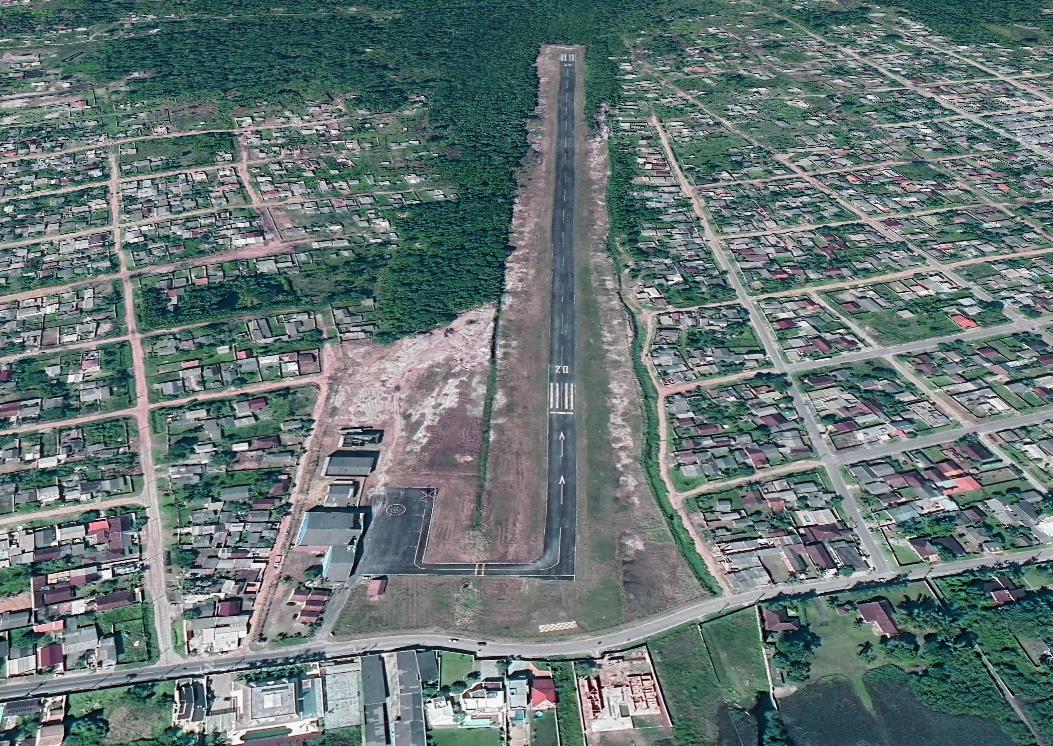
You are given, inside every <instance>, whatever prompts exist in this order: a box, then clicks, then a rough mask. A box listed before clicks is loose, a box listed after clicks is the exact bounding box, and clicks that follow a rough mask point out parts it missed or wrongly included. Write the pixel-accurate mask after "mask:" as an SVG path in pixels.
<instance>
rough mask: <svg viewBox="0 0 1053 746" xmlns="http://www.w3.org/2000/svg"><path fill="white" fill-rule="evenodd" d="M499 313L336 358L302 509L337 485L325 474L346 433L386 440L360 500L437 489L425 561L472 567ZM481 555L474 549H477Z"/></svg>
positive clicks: (487, 311) (345, 348)
mask: <svg viewBox="0 0 1053 746" xmlns="http://www.w3.org/2000/svg"><path fill="white" fill-rule="evenodd" d="M493 322H494V309H493V307H492V306H486V307H484V308H480V309H477V310H475V311H472V312H470V313H467V314H464V315H463V316H461V317H459V318H458V319H457V320H456V321H454V322H453V323H452V324H451V325H450V326H449V327H447V328H446V329H444V330H443V329H440V330H436V331H433V332H431V333H430V334H422V335H419V336H416V337H412V338H409V339H404V340H401V341H399V342H397V343H395V344H394V345H391V346H390V347H384V346H381V345H377V344H371V343H343V344H339V345H336V346H335V347H334V348H333V350H334V353H333V361H332V367H331V368H329V370H330V380H331V381H332V386H331V387H330V388H329V391H328V396H327V398H326V402H325V405H324V407H323V410H322V413H321V415H320V416H319V418H318V430H317V432H316V434H315V441H314V445H313V448H312V451H313V452H314V455H313V464H314V467H313V468H312V467H311V466H310V465H308V466H307V468H305V470H304V474H303V482H302V483H301V485H300V488H299V489H300V494H301V495H302V496H303V497H302V498H301V499H302V500H303V501H304V503H305V504H308V505H316V504H319V503H321V501H322V500H323V499H324V497H325V494H326V491H327V488H328V485H329V484H330V482H331V480H329V479H327V478H325V477H323V476H322V474H321V464H322V463H323V461H324V458H325V456H326V455H327V454H329V453H331V452H332V451H334V450H336V449H337V448H339V447H340V441H341V432H342V431H343V430H345V429H346V428H349V427H363V426H367V427H376V428H380V429H382V430H383V431H384V439H383V442H382V443H381V445H380V452H381V456H380V462H379V464H378V466H377V470H376V471H375V472H374V473H373V474H371V475H370V476H369V478H368V479H367V481H366V483H365V485H364V489H363V490H362V494H361V502H362V503H363V504H368V503H369V502H370V499H371V496H372V495H375V494H377V493H378V492H379V491H380V490H382V489H384V488H386V487H435V488H437V489H438V497H437V503H436V509H435V512H434V513H433V515H434V516H435V518H434V519H433V527H432V533H431V537H432V539H431V541H429V553H428V557H427V559H428V561H430V562H444V561H452V560H459V559H466V560H469V561H470V560H472V559H474V557H467V556H465V555H466V554H473V553H475V552H477V548H478V546H479V541H478V540H477V539H475V537H474V536H473V532H472V520H473V518H474V513H475V504H476V498H477V496H478V489H479V453H480V450H481V447H482V414H483V403H484V401H485V397H486V381H487V377H488V375H489V368H490V345H491V340H492V338H493ZM466 546H468V547H469V548H468V549H467V550H466V548H465V547H466ZM473 547H475V549H473Z"/></svg>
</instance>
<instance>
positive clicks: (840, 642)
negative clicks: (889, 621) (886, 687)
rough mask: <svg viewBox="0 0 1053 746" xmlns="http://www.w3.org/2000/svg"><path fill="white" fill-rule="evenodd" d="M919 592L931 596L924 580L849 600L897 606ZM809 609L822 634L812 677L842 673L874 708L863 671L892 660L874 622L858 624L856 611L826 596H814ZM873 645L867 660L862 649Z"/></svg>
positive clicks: (812, 622)
mask: <svg viewBox="0 0 1053 746" xmlns="http://www.w3.org/2000/svg"><path fill="white" fill-rule="evenodd" d="M919 594H921V595H925V596H929V597H931V596H932V594H931V593H929V591H928V588H927V587H926V586H925V584H924V583H907V584H904V585H896V586H886V587H884V588H881V589H880V590H876V591H875V592H874V593H873V596H868V595H866V594H863V593H858V594H852V595H850V596H847V597H846V599H845V600H847V601H848V603H849V605H850V606H851V605H852V604H853V603H858V602H861V601H866V600H869V599H870V598H871V597H875V598H876V597H878V596H881V597H882V598H887V599H888V600H889V601H890V602H891V603H892V605H893V606H896V605H897V604H899V603H901V602H902V601H903V600H904V599H906V598H907V597H908V596H909V597H912V598H916V597H917V596H918V595H919ZM802 606H804V608H805V610H806V611H805V613H806V616H807V621H808V624H809V626H810V627H811V629H812V631H813V632H815V633H816V634H818V635H819V636H820V637H822V639H823V642H822V644H821V645H820V646H819V647H818V648H816V650H815V657H814V658H813V659H812V671H811V678H812V680H813V681H817V680H819V679H823V678H825V677H827V676H835V675H840V676H843V677H844V678H846V679H848V681H849V683H850V684H851V686H852V690H853V692H855V694H856V696H857V697H859V699H860V701H862V703H863V704H864V705H865V706H866V708H867V709H868V710H873V709H874V704H873V702H872V701H871V699H870V694H869V692H868V690H867V687H866V686H865V685H864V683H863V674H864V673H866V672H867V671H868V670H870V669H873V668H880V667H881V666H883V665H885V664H887V663H895V661H892V660H891V659H888V658H887V657H886V656H885V654H884V652H883V651H882V648H881V646H880V645H879V644H878V643H879V638H878V636H877V635H876V634H874V630H873V628H872V627H871V626H870V625H862V626H856V624H855V620H856V614H855V613H849V614H845V615H843V616H842V615H840V614H838V613H837V610H836V609H835V608H834V606H833V604H831V603H829V602H828V601H827V600H826V599H825V598H816V599H812V600H811V601H809V602H808V603H807V605H802ZM868 642H869V643H871V645H872V646H873V650H874V654H875V657H874V659H873V660H871V661H866V660H864V659H863V658H862V657H860V655H859V651H860V649H861V648H862V646H863V645H865V644H866V643H868Z"/></svg>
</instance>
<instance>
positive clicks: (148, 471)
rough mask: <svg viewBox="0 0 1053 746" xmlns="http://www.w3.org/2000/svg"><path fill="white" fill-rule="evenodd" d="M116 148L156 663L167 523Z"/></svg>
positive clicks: (117, 215) (168, 650) (114, 196)
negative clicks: (125, 237) (125, 241)
mask: <svg viewBox="0 0 1053 746" xmlns="http://www.w3.org/2000/svg"><path fill="white" fill-rule="evenodd" d="M117 151H118V147H117V146H114V147H111V148H110V181H109V189H110V217H111V219H112V222H113V243H114V251H115V252H116V254H117V258H118V261H119V262H120V282H121V285H122V287H123V290H124V315H125V323H126V324H127V325H128V342H129V344H130V346H131V348H132V370H133V374H134V376H135V392H136V403H135V407H133V408H132V409H131V410H130V414H131V415H132V416H133V417H134V418H135V421H136V428H137V429H138V431H139V464H140V466H141V468H142V470H143V492H142V499H143V502H144V503H145V504H146V514H147V519H148V520H147V522H146V526H145V528H144V531H143V533H144V535H145V536H144V538H145V539H146V543H145V547H144V550H143V554H144V559H145V560H146V580H145V583H144V585H145V588H146V590H147V592H148V593H149V594H150V600H151V602H152V603H153V604H154V623H155V627H156V629H155V635H156V638H155V639H156V641H157V646H158V650H159V651H160V658H159V661H160V662H161V663H164V662H167V661H171V660H173V659H174V658H175V652H174V651H173V649H172V610H171V606H170V604H169V599H168V593H167V590H166V577H167V570H168V568H167V565H166V562H165V543H164V536H165V527H164V525H163V523H162V521H161V505H160V499H161V498H160V495H159V494H158V491H157V470H156V468H155V466H154V443H153V434H152V432H151V430H150V400H149V396H150V393H149V392H150V387H149V383H148V379H147V375H146V356H145V354H144V352H143V343H142V338H141V335H140V334H139V327H138V320H137V318H136V309H135V287H134V283H133V282H132V277H131V273H130V271H129V269H128V259H127V256H126V255H125V253H124V250H123V247H122V234H121V230H120V225H121V195H120V164H119V163H118V155H117Z"/></svg>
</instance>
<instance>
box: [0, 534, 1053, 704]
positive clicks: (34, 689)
mask: <svg viewBox="0 0 1053 746" xmlns="http://www.w3.org/2000/svg"><path fill="white" fill-rule="evenodd" d="M1036 560H1040V561H1044V562H1048V561H1051V560H1053V547H1050V548H1047V549H1044V550H1041V551H1034V552H1028V553H1025V554H1014V555H1010V556H1005V557H974V558H970V559H965V560H958V561H956V562H947V563H944V564H938V565H931V566H930V565H925V566H923V567H919V568H917V569H915V570H912V571H910V572H904V573H902V574H900V575H895V574H893V573H886V574H883V575H878V574H876V573H867V574H864V575H856V576H853V577H850V578H835V579H832V580H822V581H815V582H811V583H801V584H798V585H791V586H783V587H779V588H766V589H764V590H756V591H747V592H744V593H735V594H731V595H728V596H720V597H716V598H707V599H704V600H702V601H697V602H695V603H693V604H689V605H687V606H683V607H681V608H679V609H673V610H671V611H668V612H665V613H663V614H660V615H658V616H654V617H650V618H648V619H643V620H640V621H637V622H634V623H633V624H631V625H627V626H625V627H621V628H618V629H614V630H609V631H606V632H603V633H598V634H593V635H589V636H584V637H574V638H565V639H562V640H553V641H551V642H516V641H512V640H489V641H487V640H480V639H479V638H478V637H471V638H461V637H450V636H449V635H447V634H441V633H436V634H433V633H405V634H397V635H381V636H376V637H363V638H359V639H355V640H349V641H346V642H344V641H341V642H337V641H325V640H320V639H319V640H313V641H311V642H309V643H306V644H304V645H298V646H295V647H289V648H286V649H284V650H280V651H262V652H251V653H239V654H230V655H223V656H211V657H205V658H195V659H192V660H188V661H186V662H185V663H178V664H174V665H161V664H157V665H154V666H148V667H145V668H140V669H137V670H133V671H112V672H108V673H94V672H79V673H69V674H65V675H62V676H59V677H57V678H49V677H44V676H35V677H26V678H25V679H24V680H21V681H14V682H11V683H8V684H5V685H3V686H0V702H3V701H9V700H12V699H19V698H22V697H27V696H43V695H47V694H61V693H65V692H72V691H86V690H89V689H98V688H105V687H109V686H124V685H128V684H134V683H138V682H146V681H162V680H167V679H174V678H181V677H185V676H199V675H202V674H206V673H220V672H224V671H240V670H245V669H249V668H255V667H260V666H264V665H267V666H277V665H284V664H286V663H291V662H294V660H301V661H303V660H338V659H341V658H347V657H352V656H356V655H361V654H362V653H368V652H377V651H388V650H399V649H402V648H409V647H436V648H446V649H450V650H461V651H464V652H469V653H473V654H475V655H478V656H480V657H491V658H503V657H508V656H517V657H520V658H526V659H531V658H550V657H553V656H568V657H598V656H600V655H601V654H603V653H604V652H607V651H611V650H619V649H624V648H626V647H630V646H632V645H635V644H638V643H640V642H643V641H644V640H646V639H647V638H649V637H653V636H655V635H659V634H661V633H663V632H667V631H669V630H671V629H674V628H676V627H679V626H681V625H683V624H687V623H690V622H698V621H701V620H703V619H706V618H708V617H712V616H714V615H717V614H721V613H726V612H730V611H734V610H735V609H741V608H743V607H746V606H751V605H753V604H755V603H757V602H759V601H763V600H766V599H771V598H775V597H777V596H780V595H781V596H794V595H804V594H809V593H835V592H840V591H844V590H848V589H850V588H852V587H854V586H859V585H865V584H867V583H873V582H877V581H887V580H892V579H894V578H901V579H906V580H921V579H923V578H926V577H928V578H937V577H944V576H947V575H955V574H958V573H962V572H966V571H968V570H973V569H977V568H981V567H996V566H1000V565H1003V564H1020V563H1024V562H1028V561H1036ZM297 656H299V658H297Z"/></svg>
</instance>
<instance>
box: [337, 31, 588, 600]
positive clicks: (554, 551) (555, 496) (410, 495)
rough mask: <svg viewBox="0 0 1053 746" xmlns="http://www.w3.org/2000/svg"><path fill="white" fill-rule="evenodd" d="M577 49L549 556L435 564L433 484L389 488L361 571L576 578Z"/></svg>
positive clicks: (563, 65)
mask: <svg viewBox="0 0 1053 746" xmlns="http://www.w3.org/2000/svg"><path fill="white" fill-rule="evenodd" d="M576 64H577V63H576V60H575V55H574V53H572V52H564V53H562V54H561V55H560V66H559V67H560V80H559V97H558V104H557V111H558V113H557V119H556V122H557V124H556V166H555V168H556V188H555V193H554V194H553V210H552V257H553V262H552V306H551V318H550V334H549V361H548V362H549V376H548V382H549V383H548V387H549V390H548V467H547V468H548V489H547V500H546V512H545V537H544V547H543V549H542V552H541V556H540V557H538V558H537V559H536V560H534V561H533V562H523V563H497V562H479V563H458V564H435V563H432V564H428V563H425V562H424V556H425V553H426V551H427V546H428V531H429V528H430V526H431V511H432V509H433V506H434V498H435V495H434V493H432V492H431V491H430V490H428V489H426V488H420V489H416V488H412V489H411V488H400V489H389V490H386V491H385V493H384V496H383V497H382V498H381V499H380V500H379V501H374V503H373V515H372V520H371V523H370V527H369V530H368V531H367V532H366V536H365V544H364V554H363V558H362V560H361V562H360V563H359V567H358V570H357V573H356V574H358V575H360V576H368V575H501V576H505V577H507V576H514V577H536V578H545V579H549V580H573V578H574V558H575V543H576V541H577V528H578V516H577V511H578V504H577V483H578V466H577V458H578V438H577V409H576V408H577V402H576V401H575V383H576V379H577V371H576V369H575V366H574V362H575V360H574V353H575V344H576V335H575V332H576V318H575V304H574V185H575V144H576V143H575V130H576V122H575V118H576V117H575V105H574V104H575V101H574V99H575V93H576V86H577V80H576V78H577V69H576Z"/></svg>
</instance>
